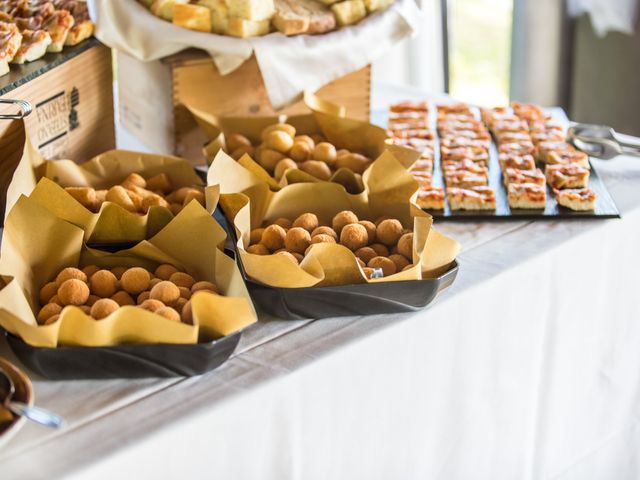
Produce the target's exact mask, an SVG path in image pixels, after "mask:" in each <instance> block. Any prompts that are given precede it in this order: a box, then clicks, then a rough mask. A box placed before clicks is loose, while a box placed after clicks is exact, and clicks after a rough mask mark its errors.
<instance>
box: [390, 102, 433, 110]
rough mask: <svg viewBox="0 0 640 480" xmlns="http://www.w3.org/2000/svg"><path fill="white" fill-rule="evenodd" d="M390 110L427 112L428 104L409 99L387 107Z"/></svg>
mask: <svg viewBox="0 0 640 480" xmlns="http://www.w3.org/2000/svg"><path fill="white" fill-rule="evenodd" d="M389 111H390V112H396V113H399V112H424V113H426V112H428V111H429V104H428V103H427V102H420V101H416V102H414V101H411V100H407V101H404V102H398V103H394V104H392V105H391V106H390V107H389Z"/></svg>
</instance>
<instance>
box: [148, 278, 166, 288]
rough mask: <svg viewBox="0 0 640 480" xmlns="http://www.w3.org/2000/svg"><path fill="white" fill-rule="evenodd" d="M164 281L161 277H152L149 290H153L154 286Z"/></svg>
mask: <svg viewBox="0 0 640 480" xmlns="http://www.w3.org/2000/svg"><path fill="white" fill-rule="evenodd" d="M162 281H163V280H161V279H159V278H152V279H151V281H150V282H149V290H151V289H152V288H153V287H155V286H156V285H157V284H159V283H160V282H162Z"/></svg>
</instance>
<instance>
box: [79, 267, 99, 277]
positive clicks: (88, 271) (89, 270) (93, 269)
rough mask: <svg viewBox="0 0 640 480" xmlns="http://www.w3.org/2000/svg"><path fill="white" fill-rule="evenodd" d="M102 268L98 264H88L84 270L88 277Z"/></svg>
mask: <svg viewBox="0 0 640 480" xmlns="http://www.w3.org/2000/svg"><path fill="white" fill-rule="evenodd" d="M98 270H100V268H99V267H98V266H97V265H87V266H86V267H84V268H83V269H82V272H83V273H84V274H85V275H86V276H87V278H91V275H93V274H94V273H96V272H97V271H98Z"/></svg>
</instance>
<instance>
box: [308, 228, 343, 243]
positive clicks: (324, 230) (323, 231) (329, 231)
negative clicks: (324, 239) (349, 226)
mask: <svg viewBox="0 0 640 480" xmlns="http://www.w3.org/2000/svg"><path fill="white" fill-rule="evenodd" d="M316 235H329V236H330V237H333V239H334V240H335V241H336V242H337V241H338V234H337V233H336V232H335V231H334V230H333V228H331V227H318V228H316V229H314V230H313V232H311V238H313V237H315V236H316Z"/></svg>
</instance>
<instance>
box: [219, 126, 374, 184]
mask: <svg viewBox="0 0 640 480" xmlns="http://www.w3.org/2000/svg"><path fill="white" fill-rule="evenodd" d="M261 137H262V143H261V144H260V145H258V146H253V145H252V144H251V141H250V140H249V139H248V138H247V137H245V136H244V135H240V134H239V133H233V134H231V135H228V136H227V137H226V144H227V152H229V154H230V155H231V157H233V158H235V159H236V160H238V159H239V158H240V157H242V155H244V154H245V153H246V154H248V155H249V156H250V157H252V158H254V159H255V160H256V161H257V162H258V163H259V164H260V165H261V166H262V167H263V168H264V169H265V170H266V171H267V172H269V173H270V174H271V175H273V177H274V178H276V179H277V180H280V179H281V178H282V176H283V175H284V173H285V172H286V171H287V170H290V169H300V170H302V171H303V172H306V173H308V174H309V175H311V176H313V177H315V178H318V179H320V180H325V181H326V180H329V179H330V178H331V176H332V175H333V174H334V173H335V172H336V170H338V169H340V168H347V169H349V170H351V171H352V172H353V173H354V174H355V175H356V178H358V179H359V181H360V182H361V181H362V178H361V176H362V174H363V173H364V171H365V170H366V169H367V168H368V167H369V165H371V159H370V158H368V157H365V156H364V155H360V154H359V153H354V152H350V151H349V150H344V149H342V150H338V149H336V147H335V145H333V144H331V143H329V142H327V141H325V139H324V138H323V137H322V136H320V135H317V134H314V135H296V129H295V127H294V126H292V125H289V124H287V123H277V124H275V125H270V126H268V127H267V128H265V129H264V130H263V131H262V134H261Z"/></svg>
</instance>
